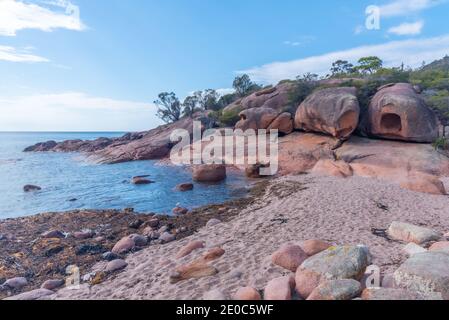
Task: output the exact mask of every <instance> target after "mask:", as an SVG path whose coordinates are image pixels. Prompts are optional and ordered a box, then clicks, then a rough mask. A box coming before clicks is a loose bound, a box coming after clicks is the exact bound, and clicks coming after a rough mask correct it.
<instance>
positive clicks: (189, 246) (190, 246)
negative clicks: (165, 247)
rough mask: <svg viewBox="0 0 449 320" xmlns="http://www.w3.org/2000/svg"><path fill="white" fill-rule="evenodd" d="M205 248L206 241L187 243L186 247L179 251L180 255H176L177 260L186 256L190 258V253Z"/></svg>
mask: <svg viewBox="0 0 449 320" xmlns="http://www.w3.org/2000/svg"><path fill="white" fill-rule="evenodd" d="M202 248H204V241H199V240H197V241H191V242H189V243H187V244H186V245H185V246H184V247H182V248H181V250H179V252H178V254H177V255H176V258H177V259H180V258H183V257H185V256H188V255H189V254H190V253H192V252H193V251H195V250H197V249H202Z"/></svg>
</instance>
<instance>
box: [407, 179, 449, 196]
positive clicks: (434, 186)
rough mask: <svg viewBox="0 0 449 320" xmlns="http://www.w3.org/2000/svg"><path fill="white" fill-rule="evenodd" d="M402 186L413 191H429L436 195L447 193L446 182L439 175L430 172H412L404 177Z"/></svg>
mask: <svg viewBox="0 0 449 320" xmlns="http://www.w3.org/2000/svg"><path fill="white" fill-rule="evenodd" d="M400 185H401V188H403V189H408V190H411V191H416V192H421V193H429V194H435V195H446V188H445V187H444V183H443V182H442V181H441V180H440V179H438V177H435V176H432V175H428V174H412V175H409V176H407V177H404V178H403V179H402V182H401V184H400Z"/></svg>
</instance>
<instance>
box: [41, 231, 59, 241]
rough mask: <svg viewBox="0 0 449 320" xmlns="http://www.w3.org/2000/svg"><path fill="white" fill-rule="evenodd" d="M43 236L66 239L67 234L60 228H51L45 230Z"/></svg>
mask: <svg viewBox="0 0 449 320" xmlns="http://www.w3.org/2000/svg"><path fill="white" fill-rule="evenodd" d="M41 236H42V238H44V239H53V238H58V239H64V238H65V234H64V233H63V232H62V231H59V230H50V231H47V232H44V233H43V234H42V235H41Z"/></svg>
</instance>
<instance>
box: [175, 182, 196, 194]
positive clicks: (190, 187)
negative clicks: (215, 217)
mask: <svg viewBox="0 0 449 320" xmlns="http://www.w3.org/2000/svg"><path fill="white" fill-rule="evenodd" d="M193 188H194V186H193V184H192V183H181V184H178V185H177V186H176V190H178V191H181V192H186V191H191V190H193Z"/></svg>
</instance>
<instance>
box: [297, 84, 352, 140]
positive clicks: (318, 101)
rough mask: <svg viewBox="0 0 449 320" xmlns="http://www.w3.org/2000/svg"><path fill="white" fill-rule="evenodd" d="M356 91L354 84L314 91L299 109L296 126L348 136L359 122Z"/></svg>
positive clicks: (340, 136) (302, 128) (343, 137)
mask: <svg viewBox="0 0 449 320" xmlns="http://www.w3.org/2000/svg"><path fill="white" fill-rule="evenodd" d="M356 93H357V89H356V88H353V87H341V88H327V89H322V90H318V91H316V92H314V93H312V94H311V95H310V96H308V97H307V98H306V100H304V102H303V103H301V105H300V106H299V108H298V110H297V111H296V116H295V128H296V129H301V130H305V131H312V132H320V133H325V134H330V135H332V136H334V137H336V138H338V139H347V138H348V137H349V136H350V135H351V134H352V133H353V132H354V130H355V129H356V128H357V126H358V122H359V115H360V107H359V102H358V100H357V97H356Z"/></svg>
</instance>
